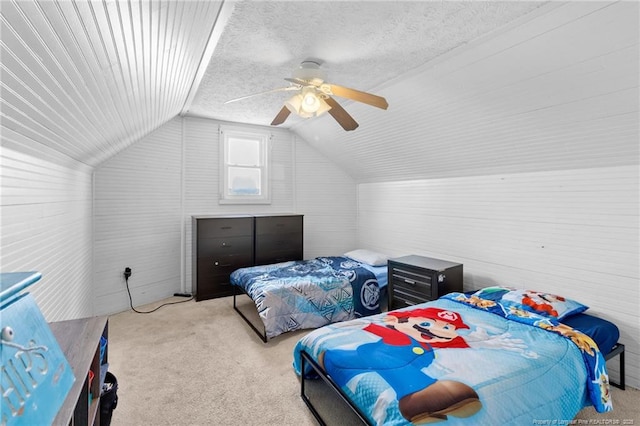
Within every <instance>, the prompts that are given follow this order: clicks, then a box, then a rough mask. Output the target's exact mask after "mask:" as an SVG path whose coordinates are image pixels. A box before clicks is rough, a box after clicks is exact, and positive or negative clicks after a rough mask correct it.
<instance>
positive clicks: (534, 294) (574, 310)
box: [474, 287, 589, 321]
mask: <svg viewBox="0 0 640 426" xmlns="http://www.w3.org/2000/svg"><path fill="white" fill-rule="evenodd" d="M474 296H477V297H479V298H482V299H488V300H493V301H495V302H498V303H502V304H504V305H509V306H515V307H517V308H520V309H523V310H525V311H529V312H533V313H536V314H538V315H542V316H545V317H548V318H555V319H557V320H558V321H562V319H563V318H567V317H570V316H572V315H576V314H579V313H581V312H584V311H586V310H587V309H589V307H588V306H586V305H583V304H582V303H580V302H577V301H575V300H572V299H569V298H567V297H563V296H559V295H557V294H551V293H544V292H539V291H533V290H522V289H516V288H512V287H486V288H483V289H481V290H478V291H476V292H475V293H474Z"/></svg>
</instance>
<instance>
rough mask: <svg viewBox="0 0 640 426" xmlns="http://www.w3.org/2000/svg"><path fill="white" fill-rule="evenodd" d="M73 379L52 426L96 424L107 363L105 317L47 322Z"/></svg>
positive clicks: (107, 325)
mask: <svg viewBox="0 0 640 426" xmlns="http://www.w3.org/2000/svg"><path fill="white" fill-rule="evenodd" d="M49 326H50V327H51V331H52V332H53V334H54V336H55V337H56V339H57V340H58V344H59V345H60V348H61V349H62V351H63V353H64V355H65V357H66V358H67V362H68V363H69V365H70V366H71V369H72V370H73V374H74V375H75V377H76V381H75V382H74V384H73V386H72V387H71V390H70V391H69V394H68V395H67V398H66V399H65V401H64V403H63V405H62V407H61V408H60V410H59V411H58V414H57V415H56V418H55V420H54V422H53V424H56V425H74V426H83V425H99V424H100V394H101V390H102V384H103V383H104V380H105V376H106V374H107V369H108V367H109V362H108V337H109V336H108V334H109V320H108V317H106V316H101V317H89V318H80V319H74V320H66V321H58V322H51V323H49Z"/></svg>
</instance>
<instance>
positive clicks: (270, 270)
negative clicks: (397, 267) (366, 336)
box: [231, 256, 380, 338]
mask: <svg viewBox="0 0 640 426" xmlns="http://www.w3.org/2000/svg"><path fill="white" fill-rule="evenodd" d="M231 284H232V285H236V286H239V287H241V288H242V289H243V290H244V292H245V293H246V294H247V295H248V296H249V297H251V299H253V301H254V302H255V304H256V307H257V309H258V314H259V315H260V318H261V320H262V322H263V323H264V326H265V332H266V336H267V337H268V338H272V337H275V336H277V335H279V334H282V333H285V332H288V331H293V330H299V329H305V328H318V327H321V326H323V325H326V324H330V323H333V322H337V321H346V320H350V319H354V318H357V317H362V316H368V315H373V314H377V313H380V288H379V286H378V281H377V279H376V277H375V274H374V273H373V272H371V271H370V270H369V269H367V268H366V267H364V266H363V265H362V264H361V263H359V262H357V261H355V260H352V259H350V258H347V257H342V256H330V257H318V258H315V259H311V260H299V261H290V262H283V263H276V264H271V265H261V266H252V267H248V268H241V269H238V270H236V271H234V272H233V273H232V274H231Z"/></svg>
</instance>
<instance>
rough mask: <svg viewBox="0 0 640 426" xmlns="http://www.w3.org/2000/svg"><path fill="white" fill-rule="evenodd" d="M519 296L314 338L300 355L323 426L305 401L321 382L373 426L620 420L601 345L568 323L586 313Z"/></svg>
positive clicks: (317, 333) (497, 296)
mask: <svg viewBox="0 0 640 426" xmlns="http://www.w3.org/2000/svg"><path fill="white" fill-rule="evenodd" d="M518 292H522V291H520V290H515V289H510V288H503V287H490V288H486V289H483V290H479V291H478V292H476V293H474V294H463V293H451V294H449V295H446V296H443V297H442V298H440V299H438V300H435V301H431V302H427V303H423V304H419V305H415V306H412V307H407V308H403V309H400V310H396V311H392V312H385V313H381V314H378V315H374V316H371V317H367V318H359V319H355V320H352V321H347V322H344V323H338V324H330V325H327V326H324V327H322V328H320V329H317V330H314V331H312V332H310V333H309V334H307V335H306V336H304V337H303V338H301V339H300V340H299V341H298V342H297V345H296V347H295V349H294V369H295V370H296V373H297V374H299V375H302V389H303V391H302V394H303V395H302V397H303V399H305V402H306V403H307V405H308V406H309V408H310V409H311V411H312V412H313V413H314V415H315V416H316V418H317V419H318V420H319V421H320V422H321V423H323V421H322V418H321V416H320V415H319V413H318V411H316V407H314V406H313V405H312V404H311V403H310V401H309V400H308V399H306V398H305V395H304V383H305V381H308V380H310V379H315V378H318V377H322V378H324V379H325V381H327V382H328V383H330V385H331V386H332V387H333V388H334V390H335V391H336V392H337V393H340V394H341V395H342V396H343V398H345V400H346V401H347V402H348V403H349V405H350V406H351V408H352V409H353V411H355V412H356V413H358V415H359V416H360V417H361V419H362V420H363V421H364V422H366V423H369V424H372V425H407V424H424V423H433V422H447V424H449V425H457V424H465V425H503V424H514V425H518V424H523V425H530V424H536V421H541V422H542V421H546V420H549V421H553V420H556V421H558V422H560V421H563V420H564V421H570V420H571V419H573V418H574V417H575V415H576V414H577V413H578V411H580V410H581V409H582V408H584V407H586V406H589V405H593V406H594V407H595V409H596V411H598V412H606V411H610V410H611V409H612V402H611V399H610V394H609V382H608V375H607V370H606V363H605V359H604V357H603V355H602V353H601V352H600V350H599V348H598V345H597V344H596V343H595V342H594V341H593V340H592V339H591V338H590V337H589V336H587V335H585V334H583V333H582V332H580V331H578V330H576V329H573V328H572V327H570V326H568V325H566V324H563V323H562V322H560V320H559V318H560V319H562V318H563V317H564V316H565V315H566V316H567V317H568V316H569V315H572V314H577V313H580V312H582V311H583V310H584V309H586V306H582V305H580V304H576V305H575V306H573V305H571V303H569V302H571V301H562V302H560V303H556V304H555V306H556V307H557V308H558V309H560V310H562V311H563V312H562V313H559V312H558V311H555V312H548V311H544V310H539V307H535V306H532V305H531V304H529V305H527V304H526V303H525V302H523V299H522V297H521V296H522V294H514V293H518ZM512 296H513V297H512ZM511 297H512V298H511ZM510 298H511V299H510ZM565 311H566V312H565ZM569 311H571V312H569Z"/></svg>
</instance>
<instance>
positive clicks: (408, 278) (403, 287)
mask: <svg viewBox="0 0 640 426" xmlns="http://www.w3.org/2000/svg"><path fill="white" fill-rule="evenodd" d="M391 280H392V281H393V288H394V290H395V291H404V292H406V293H407V294H414V295H416V296H418V295H422V297H423V298H424V296H425V295H431V293H432V289H431V285H432V284H431V280H432V277H431V275H425V274H424V273H423V274H419V273H417V272H412V271H410V270H407V269H401V268H397V267H394V268H392V269H391Z"/></svg>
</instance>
